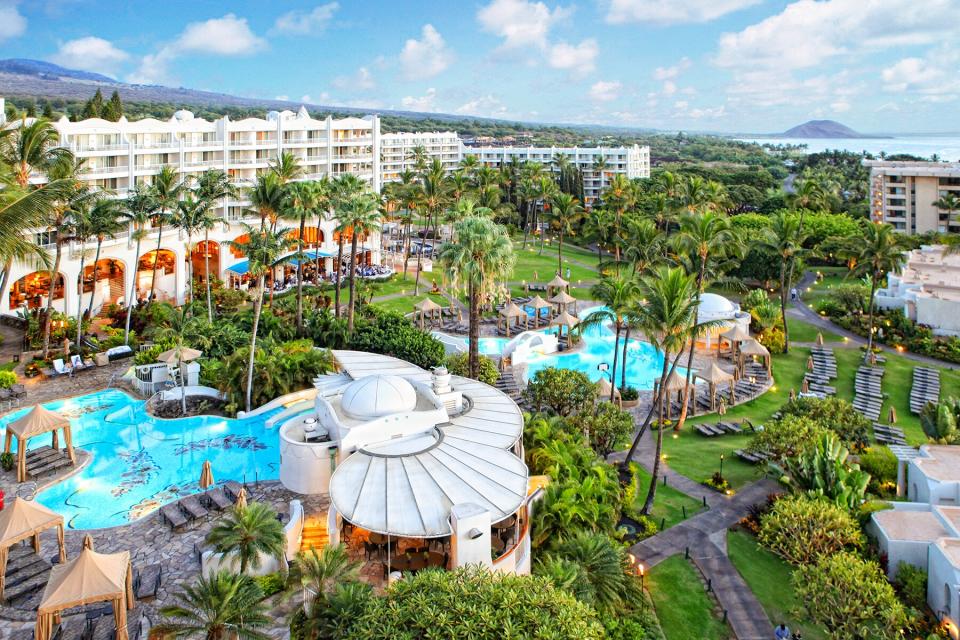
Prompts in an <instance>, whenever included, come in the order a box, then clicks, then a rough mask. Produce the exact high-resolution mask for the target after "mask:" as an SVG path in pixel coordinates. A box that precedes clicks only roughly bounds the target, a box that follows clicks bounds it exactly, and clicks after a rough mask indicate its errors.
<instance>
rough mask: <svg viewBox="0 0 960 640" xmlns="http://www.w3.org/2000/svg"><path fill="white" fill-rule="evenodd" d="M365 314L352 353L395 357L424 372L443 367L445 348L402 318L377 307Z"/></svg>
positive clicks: (352, 338) (370, 307) (397, 314)
mask: <svg viewBox="0 0 960 640" xmlns="http://www.w3.org/2000/svg"><path fill="white" fill-rule="evenodd" d="M363 313H364V316H363V320H362V321H360V322H357V323H356V325H355V326H354V333H353V336H352V337H351V338H350V344H349V347H350V348H351V349H355V350H357V351H371V352H373V353H382V354H384V355H388V356H393V357H395V358H400V359H401V360H406V361H407V362H412V363H413V364H415V365H417V366H418V367H422V368H424V369H431V368H433V367H437V366H439V365H441V364H443V360H444V355H445V354H444V349H443V344H441V343H440V341H439V340H437V339H436V338H434V337H433V336H431V335H430V334H429V333H427V332H425V331H420V330H419V329H417V328H416V327H414V326H413V325H412V324H411V323H410V321H409V320H407V319H406V318H404V317H403V316H402V315H401V314H399V313H396V312H394V311H384V310H381V309H378V308H377V307H376V306H375V305H374V306H367V307H364V308H363Z"/></svg>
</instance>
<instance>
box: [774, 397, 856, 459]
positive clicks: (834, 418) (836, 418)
mask: <svg viewBox="0 0 960 640" xmlns="http://www.w3.org/2000/svg"><path fill="white" fill-rule="evenodd" d="M781 414H782V415H784V416H800V417H804V418H808V419H810V420H813V421H815V422H817V423H818V424H819V425H820V426H822V427H824V428H825V429H829V430H830V431H832V432H833V433H835V434H837V436H838V437H839V438H840V439H841V440H842V441H843V442H845V443H847V444H848V445H850V446H851V447H852V448H854V449H856V450H860V449H863V448H865V447H866V445H867V443H868V442H869V430H870V420H869V419H868V418H866V417H865V416H864V415H863V414H861V413H860V412H859V411H857V410H856V409H854V408H853V405H852V404H850V403H849V402H847V401H846V400H841V399H840V398H796V399H794V400H791V401H790V402H788V403H787V404H786V405H784V406H783V408H782V409H781Z"/></svg>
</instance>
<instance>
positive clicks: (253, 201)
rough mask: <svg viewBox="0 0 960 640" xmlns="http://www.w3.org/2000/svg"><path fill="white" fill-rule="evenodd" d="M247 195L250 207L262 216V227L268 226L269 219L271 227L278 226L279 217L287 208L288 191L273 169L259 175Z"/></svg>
mask: <svg viewBox="0 0 960 640" xmlns="http://www.w3.org/2000/svg"><path fill="white" fill-rule="evenodd" d="M247 197H248V198H249V199H250V209H251V210H252V211H253V212H254V213H256V214H257V215H258V216H259V217H260V228H261V229H264V228H266V227H267V222H268V221H269V222H270V226H271V227H274V226H276V222H277V218H279V217H280V215H281V214H282V213H283V212H284V210H285V209H286V208H287V191H286V189H285V188H284V185H283V182H282V181H281V180H280V178H279V177H278V176H277V174H276V173H273V172H272V171H271V172H268V173H264V174H263V175H261V176H258V177H257V181H256V182H255V183H254V185H253V186H252V187H250V189H249V191H248V193H247Z"/></svg>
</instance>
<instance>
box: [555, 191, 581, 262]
mask: <svg viewBox="0 0 960 640" xmlns="http://www.w3.org/2000/svg"><path fill="white" fill-rule="evenodd" d="M582 217H583V207H582V206H580V201H579V200H577V199H576V198H574V197H573V196H572V195H570V194H569V193H556V194H554V195H553V196H552V197H551V198H550V223H551V226H552V227H553V230H554V231H555V232H556V234H557V273H561V271H562V270H563V236H564V235H573V228H574V226H576V225H577V223H578V222H580V219H581V218H582Z"/></svg>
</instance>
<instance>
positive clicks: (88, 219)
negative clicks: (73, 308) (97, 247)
mask: <svg viewBox="0 0 960 640" xmlns="http://www.w3.org/2000/svg"><path fill="white" fill-rule="evenodd" d="M92 218H93V215H92V212H91V210H90V203H88V202H85V203H81V205H80V206H79V207H77V208H76V209H75V210H74V211H73V213H72V215H71V216H70V220H69V221H68V223H69V225H70V228H69V230H67V229H64V230H63V231H64V232H65V233H67V234H69V235H70V237H71V238H73V240H74V241H75V242H77V244H79V245H80V270H79V272H77V342H76V345H77V353H80V339H81V338H82V337H83V322H82V318H83V271H84V265H85V264H86V261H87V251H86V247H87V241H88V240H90V236H91V235H93V230H92V226H93V222H92ZM96 284H97V280H96V278H94V280H93V287H91V291H93V292H96V290H97V287H96ZM91 295H92V294H91ZM64 355H68V354H64Z"/></svg>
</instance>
